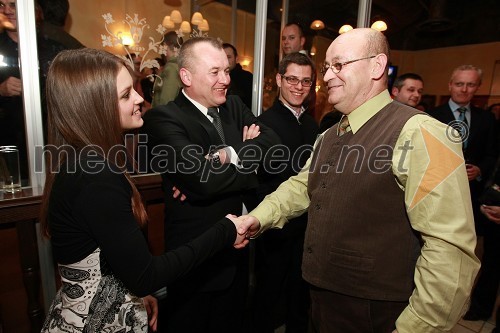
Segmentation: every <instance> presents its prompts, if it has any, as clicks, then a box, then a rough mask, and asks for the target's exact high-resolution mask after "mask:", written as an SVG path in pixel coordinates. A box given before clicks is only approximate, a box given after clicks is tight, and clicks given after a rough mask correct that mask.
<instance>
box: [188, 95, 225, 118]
mask: <svg viewBox="0 0 500 333" xmlns="http://www.w3.org/2000/svg"><path fill="white" fill-rule="evenodd" d="M181 91H182V93H183V94H184V96H185V97H186V98H187V99H188V100H189V101H190V102H191V103H193V104H194V106H196V108H197V109H198V110H200V111H201V113H203V114H204V115H205V117H207V118H209V119H212V117H210V116H209V115H208V108H206V107H204V106H203V105H201V104H200V103H198V102H197V101H195V100H194V99H192V98H191V97H189V96H188V95H187V94H186V92H185V91H184V89H182V90H181ZM217 112H219V107H217Z"/></svg>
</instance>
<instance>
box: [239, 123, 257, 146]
mask: <svg viewBox="0 0 500 333" xmlns="http://www.w3.org/2000/svg"><path fill="white" fill-rule="evenodd" d="M259 134H260V127H259V125H255V124H252V125H250V127H248V126H244V127H243V142H245V141H246V140H251V139H255V138H256V137H258V136H259Z"/></svg>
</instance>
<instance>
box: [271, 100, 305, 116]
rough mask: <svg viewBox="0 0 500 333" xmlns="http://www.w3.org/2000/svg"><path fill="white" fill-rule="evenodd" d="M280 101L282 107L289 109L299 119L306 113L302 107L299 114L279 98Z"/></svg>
mask: <svg viewBox="0 0 500 333" xmlns="http://www.w3.org/2000/svg"><path fill="white" fill-rule="evenodd" d="M278 101H279V102H280V103H281V105H283V106H284V107H285V108H287V109H288V110H289V111H290V112H291V113H292V114H293V115H294V116H295V118H297V119H299V118H300V116H302V114H303V113H304V112H305V111H306V109H305V108H304V106H300V113H299V112H297V111H295V110H294V109H293V108H292V107H291V106H290V105H288V104H286V103H285V102H283V101H282V100H281V99H279V98H278Z"/></svg>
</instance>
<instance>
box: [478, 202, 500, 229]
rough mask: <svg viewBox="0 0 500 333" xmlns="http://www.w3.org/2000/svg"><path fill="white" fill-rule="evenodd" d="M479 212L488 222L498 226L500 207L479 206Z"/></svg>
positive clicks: (499, 222)
mask: <svg viewBox="0 0 500 333" xmlns="http://www.w3.org/2000/svg"><path fill="white" fill-rule="evenodd" d="M481 212H483V214H484V215H486V217H487V218H488V220H490V221H492V222H495V223H496V224H500V206H486V205H481Z"/></svg>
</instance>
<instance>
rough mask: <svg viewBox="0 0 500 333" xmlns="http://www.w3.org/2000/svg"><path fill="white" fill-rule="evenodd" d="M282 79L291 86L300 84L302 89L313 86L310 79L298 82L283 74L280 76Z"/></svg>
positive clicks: (295, 78)
mask: <svg viewBox="0 0 500 333" xmlns="http://www.w3.org/2000/svg"><path fill="white" fill-rule="evenodd" d="M280 75H281V77H282V78H284V79H285V80H286V82H288V84H291V85H293V86H295V85H297V84H299V82H300V83H301V84H302V86H303V87H310V86H312V85H313V81H312V79H310V78H308V77H306V78H305V79H302V80H300V79H299V78H297V77H295V76H286V75H284V74H280Z"/></svg>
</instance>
